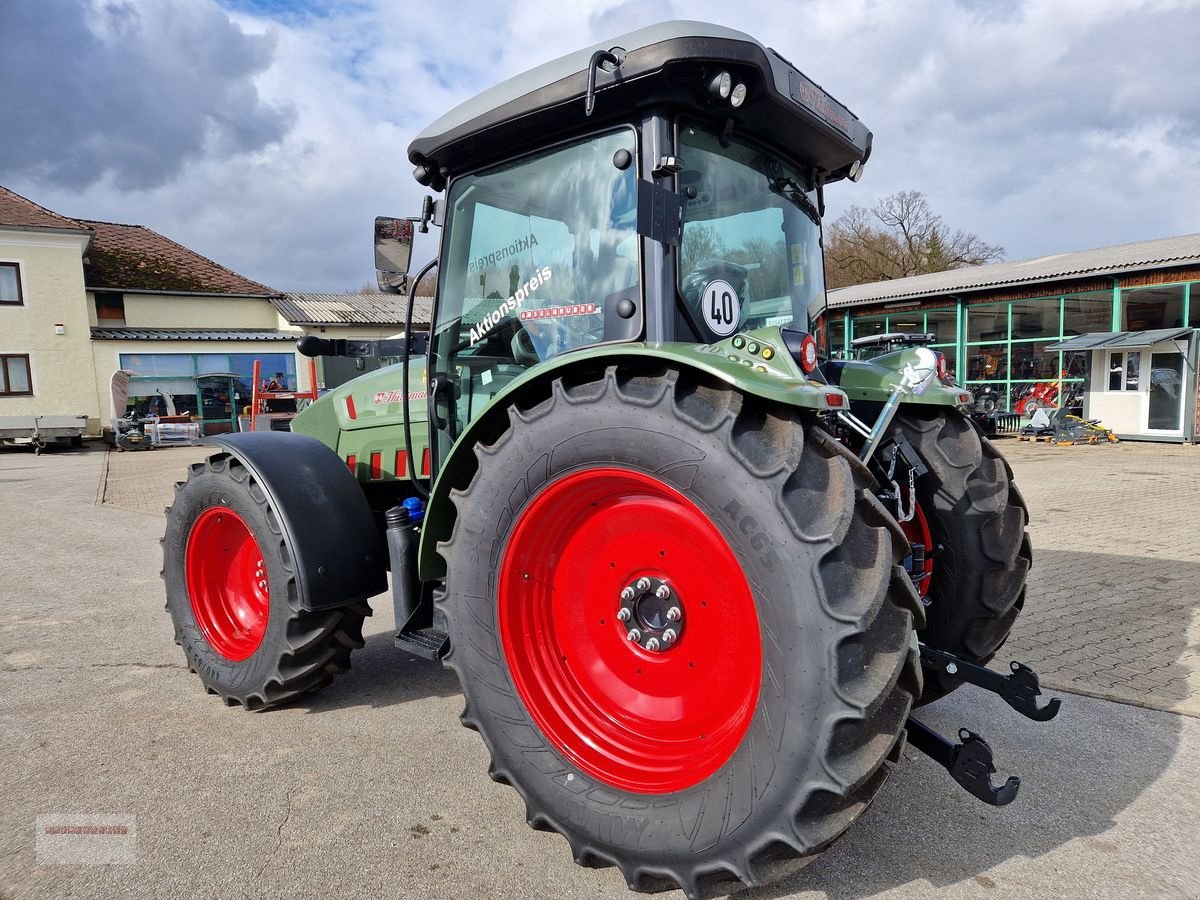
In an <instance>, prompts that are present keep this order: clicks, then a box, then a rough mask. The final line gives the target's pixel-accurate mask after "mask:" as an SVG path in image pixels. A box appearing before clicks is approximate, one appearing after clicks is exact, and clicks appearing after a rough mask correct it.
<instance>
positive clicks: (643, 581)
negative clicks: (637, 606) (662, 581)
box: [637, 577, 650, 591]
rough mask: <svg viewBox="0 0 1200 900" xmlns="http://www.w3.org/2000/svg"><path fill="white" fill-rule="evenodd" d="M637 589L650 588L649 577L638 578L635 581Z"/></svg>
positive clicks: (645, 589)
mask: <svg viewBox="0 0 1200 900" xmlns="http://www.w3.org/2000/svg"><path fill="white" fill-rule="evenodd" d="M637 589H638V590H639V591H648V590H650V579H649V578H645V577H642V578H639V579H638V581H637Z"/></svg>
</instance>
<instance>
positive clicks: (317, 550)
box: [205, 431, 387, 609]
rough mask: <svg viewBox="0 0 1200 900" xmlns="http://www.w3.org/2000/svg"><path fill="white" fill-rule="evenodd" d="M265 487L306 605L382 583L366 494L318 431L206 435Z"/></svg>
mask: <svg viewBox="0 0 1200 900" xmlns="http://www.w3.org/2000/svg"><path fill="white" fill-rule="evenodd" d="M205 443H206V444H214V445H216V446H217V447H218V448H220V449H221V450H222V451H224V452H225V453H228V454H230V455H231V456H234V457H236V458H237V459H238V461H239V462H241V464H242V465H244V466H245V467H246V468H247V469H248V470H249V472H250V474H251V475H253V476H254V480H255V482H256V483H257V484H258V485H259V486H260V487H261V488H262V489H263V490H264V491H265V492H266V494H267V498H268V500H269V501H270V504H271V509H272V510H274V512H275V516H276V517H277V518H278V520H279V527H280V529H282V531H283V539H284V542H285V543H286V544H287V548H288V553H289V554H290V555H291V557H292V561H293V564H294V565H295V567H296V583H297V587H298V592H297V594H298V596H297V600H298V602H299V603H300V605H301V608H303V609H329V608H332V607H335V606H343V605H345V604H346V603H351V602H354V601H358V600H364V599H366V598H367V597H372V596H374V595H375V594H380V593H383V592H384V591H386V590H387V572H386V569H385V560H386V558H387V557H386V554H385V553H384V549H383V543H382V540H381V539H380V535H379V530H378V529H377V528H376V526H375V522H374V520H373V519H372V517H371V510H370V508H369V507H368V506H367V498H366V497H365V496H364V495H363V492H362V488H360V487H359V485H358V482H357V481H356V480H355V478H354V476H353V475H351V474H350V471H349V470H348V469H347V468H346V464H345V463H344V462H342V461H341V459H339V458H338V456H337V454H336V453H334V452H333V451H332V450H330V449H329V448H328V447H327V446H325V444H323V443H321V442H320V441H318V440H317V439H316V438H311V437H308V436H307V435H303V434H291V433H288V432H284V431H260V432H247V433H243V434H226V435H220V436H217V437H211V438H207V439H206V440H205Z"/></svg>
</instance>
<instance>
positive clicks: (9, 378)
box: [0, 353, 33, 397]
mask: <svg viewBox="0 0 1200 900" xmlns="http://www.w3.org/2000/svg"><path fill="white" fill-rule="evenodd" d="M32 394H33V380H32V379H31V378H30V377H29V357H28V356H27V355H25V354H17V353H11V354H3V355H0V397H27V396H31V395H32Z"/></svg>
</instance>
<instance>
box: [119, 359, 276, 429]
mask: <svg viewBox="0 0 1200 900" xmlns="http://www.w3.org/2000/svg"><path fill="white" fill-rule="evenodd" d="M120 360H121V368H122V369H126V370H128V371H130V372H132V373H133V375H134V377H133V378H131V379H130V382H129V400H128V402H127V405H126V409H124V410H114V411H113V412H114V414H115V415H123V414H125V413H127V412H129V411H133V410H136V411H137V412H138V414H139V415H166V414H169V413H170V412H171V411H172V409H173V410H174V412H175V414H178V415H191V416H193V417H196V418H197V419H199V420H200V421H201V422H202V423H203V426H204V431H205V433H206V434H215V433H220V432H221V431H223V430H224V431H231V430H234V428H235V426H236V422H237V415H238V411H239V410H240V409H241V408H242V407H245V406H247V405H249V403H250V394H251V383H252V381H253V379H254V361H255V360H258V361H259V363H260V377H261V379H262V380H264V381H266V380H270V379H274V380H275V381H276V383H278V384H280V385H281V389H282V390H288V391H294V390H297V389H298V385H297V384H296V357H295V356H294V355H293V354H291V353H122V354H121V356H120ZM168 401H169V402H168Z"/></svg>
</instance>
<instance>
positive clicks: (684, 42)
mask: <svg viewBox="0 0 1200 900" xmlns="http://www.w3.org/2000/svg"><path fill="white" fill-rule="evenodd" d="M603 50H607V51H611V52H613V53H614V54H615V55H616V56H617V57H618V58H619V59H621V64H620V65H619V66H618V67H616V69H615V70H613V71H610V70H609V69H611V66H604V65H601V66H598V67H597V70H596V91H595V108H594V112H593V115H592V116H591V117H588V116H587V115H586V113H585V96H586V94H587V82H588V71H589V68H590V63H591V60H592V58H593V54H594V53H596V52H597V51H603ZM721 71H728V72H729V73H730V74H731V75H732V76H733V80H734V82H735V83H737V82H741V83H744V84H745V85H746V87H747V96H746V100H745V102H744V103H743V104H742V105H741V107H739V108H737V109H734V108H733V107H732V106H731V105H730V104H729V102H728V101H726V100H721V99H719V98H717V97H715V96H713V95H712V94H710V93H709V92H708V90H707V86H708V83H709V81H711V79H712V77H713V76H714V75H716V74H717V73H719V72H721ZM650 108H659V109H665V110H667V111H669V112H670V113H671V114H679V113H686V114H687V115H689V116H691V117H694V118H699V119H707V120H711V121H714V122H715V123H717V124H719V125H721V126H722V127H726V123H728V122H729V121H732V123H733V126H732V127H733V129H734V131H735V132H736V133H739V134H751V135H753V136H754V137H756V138H757V139H758V140H760V141H763V142H765V143H767V144H769V145H770V146H773V147H779V148H782V149H783V150H784V151H786V152H787V153H788V155H790V156H792V157H794V158H795V159H797V160H798V161H799V162H801V163H804V164H806V165H810V166H812V167H813V168H815V169H816V170H817V174H818V176H819V178H820V179H821V180H822V181H824V182H829V181H835V180H837V179H839V178H844V177H846V176H847V175H848V174H849V170H850V167H851V166H852V165H853V164H854V163H855V162H858V163H863V162H866V160H867V157H868V156H870V153H871V132H870V131H868V130H867V128H866V126H865V125H863V124H862V122H860V121H859V119H858V117H857V116H855V115H854V114H853V113H852V112H850V110H849V109H847V108H846V107H845V106H843V105H842V104H841V103H839V102H838V101H837V100H835V99H834V98H833V97H831V96H830V95H829V94H828V93H826V92H825V91H824V90H823V89H822V88H821V87H820V86H819V85H817V84H815V83H813V82H812V81H810V80H809V79H808V78H806V77H805V76H804V75H803V74H802V73H801V72H800V71H799V70H798V69H796V67H795V66H793V65H792V64H791V63H789V62H788V61H787V60H785V59H784V58H783V57H782V56H780V55H779V54H778V53H776V52H775V51H774V50H771V49H769V48H767V47H765V46H763V45H762V44H761V43H759V42H758V41H757V40H755V39H754V38H752V37H750V36H749V35H747V34H743V33H742V32H740V31H734V30H733V29H730V28H724V27H722V26H719V25H711V24H707V23H704V22H690V21H675V22H662V23H660V24H658V25H652V26H650V27H648V28H642V29H639V30H638V31H633V32H630V33H629V34H625V35H621V36H620V37H616V38H613V39H612V40H608V41H603V42H601V43H599V44H595V45H593V46H591V47H586V48H584V49H582V50H578V51H576V52H574V53H570V54H567V55H566V56H563V57H560V58H559V59H555V60H552V61H550V62H548V63H545V64H543V65H540V66H538V67H536V68H534V69H530V70H529V71H528V72H524V73H522V74H520V75H517V76H516V77H514V78H510V79H508V80H507V81H504V82H501V83H500V84H498V85H496V86H494V87H492V88H489V89H488V90H486V91H484V92H482V93H481V94H478V95H477V96H475V97H473V98H472V99H470V100H468V101H466V102H465V103H462V104H460V105H459V106H457V107H455V108H454V109H452V110H450V111H449V112H448V113H446V114H445V115H444V116H442V117H441V118H440V119H438V120H437V121H436V122H434V123H433V124H431V125H430V126H429V127H428V128H426V129H425V130H424V131H422V132H421V133H420V134H419V135H417V137H416V138H415V139H414V140H413V142H412V143H411V144H409V147H408V157H409V159H410V161H412V163H413V164H414V165H416V166H417V169H416V171H415V172H414V176H415V177H416V178H417V180H418V181H420V182H421V183H422V184H429V185H431V186H432V187H434V188H435V189H436V190H441V189H442V188H444V186H445V183H446V181H447V180H448V179H449V178H452V177H454V176H456V175H460V174H462V173H464V172H468V171H472V170H475V169H478V168H482V167H485V166H488V165H491V164H494V163H497V162H500V161H502V160H504V159H507V158H510V157H512V156H514V155H517V154H519V153H523V152H528V151H531V150H534V149H537V148H538V147H542V146H547V145H549V144H551V143H554V142H555V141H559V140H563V139H566V138H569V137H571V136H573V135H582V134H586V133H588V132H591V131H594V130H596V129H598V128H600V127H603V126H605V125H611V124H615V123H618V122H631V121H634V120H635V119H636V114H638V113H640V112H644V111H646V110H648V109H650Z"/></svg>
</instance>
